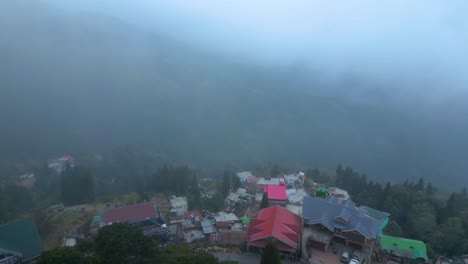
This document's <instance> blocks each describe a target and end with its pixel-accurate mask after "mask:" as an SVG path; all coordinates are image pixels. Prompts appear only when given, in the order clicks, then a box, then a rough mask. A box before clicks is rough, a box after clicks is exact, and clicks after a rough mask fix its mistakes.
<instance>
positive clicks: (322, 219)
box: [302, 196, 382, 238]
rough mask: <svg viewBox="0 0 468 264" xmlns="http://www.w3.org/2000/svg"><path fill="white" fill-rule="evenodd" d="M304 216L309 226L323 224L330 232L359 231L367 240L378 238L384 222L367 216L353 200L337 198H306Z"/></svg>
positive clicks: (303, 206) (303, 207)
mask: <svg viewBox="0 0 468 264" xmlns="http://www.w3.org/2000/svg"><path fill="white" fill-rule="evenodd" d="M302 216H303V218H304V222H305V223H308V224H319V223H320V224H323V225H324V226H325V227H326V228H328V229H329V230H330V231H332V232H333V231H334V230H335V228H339V229H341V230H342V231H343V232H347V231H354V230H355V231H357V232H359V233H361V234H362V235H363V236H365V237H366V238H377V236H378V232H379V227H380V225H381V224H382V220H378V219H375V218H372V217H369V216H368V215H367V210H366V209H364V208H358V207H356V205H355V204H354V202H353V201H351V199H347V200H344V201H340V200H339V199H337V198H336V197H335V196H328V197H327V198H326V199H321V198H315V197H304V202H303V205H302Z"/></svg>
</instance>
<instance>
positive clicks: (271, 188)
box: [263, 184, 287, 200]
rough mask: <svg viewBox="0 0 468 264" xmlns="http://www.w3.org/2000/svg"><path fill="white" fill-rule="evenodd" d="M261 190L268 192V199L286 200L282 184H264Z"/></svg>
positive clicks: (284, 187)
mask: <svg viewBox="0 0 468 264" xmlns="http://www.w3.org/2000/svg"><path fill="white" fill-rule="evenodd" d="M263 191H264V192H266V193H267V194H268V199H272V200H286V198H287V196H286V186H284V185H271V184H270V185H265V187H263Z"/></svg>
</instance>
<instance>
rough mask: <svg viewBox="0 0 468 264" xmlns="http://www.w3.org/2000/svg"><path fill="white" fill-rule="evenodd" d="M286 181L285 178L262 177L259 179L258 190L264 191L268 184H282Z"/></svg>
mask: <svg viewBox="0 0 468 264" xmlns="http://www.w3.org/2000/svg"><path fill="white" fill-rule="evenodd" d="M280 183H284V179H280V178H260V179H258V181H257V192H263V188H264V187H265V186H266V185H280Z"/></svg>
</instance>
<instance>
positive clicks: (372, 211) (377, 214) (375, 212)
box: [361, 206, 390, 220]
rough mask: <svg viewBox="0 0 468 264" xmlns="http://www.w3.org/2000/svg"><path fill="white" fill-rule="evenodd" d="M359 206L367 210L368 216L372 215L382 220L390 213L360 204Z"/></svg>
mask: <svg viewBox="0 0 468 264" xmlns="http://www.w3.org/2000/svg"><path fill="white" fill-rule="evenodd" d="M361 208H363V209H366V210H367V215H368V216H370V217H373V218H375V219H378V220H384V219H385V218H387V217H388V216H389V215H390V214H389V213H385V212H381V211H378V210H375V209H373V208H370V207H367V206H361Z"/></svg>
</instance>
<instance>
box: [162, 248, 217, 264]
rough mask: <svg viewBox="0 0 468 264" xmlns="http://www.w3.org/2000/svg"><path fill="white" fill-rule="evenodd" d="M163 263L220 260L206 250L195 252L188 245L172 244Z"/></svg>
mask: <svg viewBox="0 0 468 264" xmlns="http://www.w3.org/2000/svg"><path fill="white" fill-rule="evenodd" d="M163 263H167V264H218V263H219V262H218V260H217V259H216V258H215V257H214V256H213V255H211V254H210V253H206V252H197V253H195V252H193V251H192V250H191V249H190V248H188V247H187V245H184V244H175V245H170V246H169V247H168V248H167V249H166V251H165V252H164V256H163Z"/></svg>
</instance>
